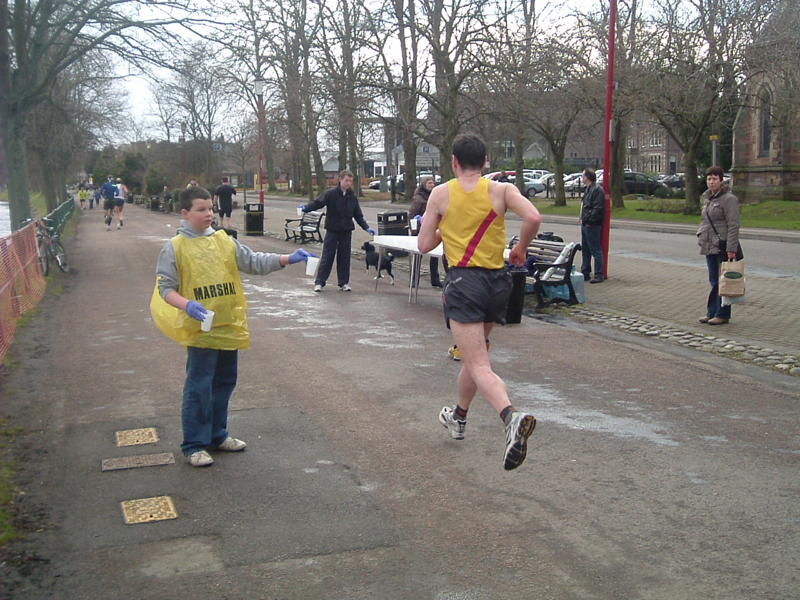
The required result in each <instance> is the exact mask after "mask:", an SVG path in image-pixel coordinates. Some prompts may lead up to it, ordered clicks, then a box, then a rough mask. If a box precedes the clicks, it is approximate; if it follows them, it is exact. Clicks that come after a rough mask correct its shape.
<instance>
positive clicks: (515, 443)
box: [503, 411, 536, 471]
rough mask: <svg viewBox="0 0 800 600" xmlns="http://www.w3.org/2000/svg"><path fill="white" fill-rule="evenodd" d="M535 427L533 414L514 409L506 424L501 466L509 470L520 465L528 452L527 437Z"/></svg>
mask: <svg viewBox="0 0 800 600" xmlns="http://www.w3.org/2000/svg"><path fill="white" fill-rule="evenodd" d="M535 427H536V419H535V418H534V416H533V415H529V414H528V413H524V412H522V411H514V413H513V414H512V415H511V420H510V421H509V422H508V425H506V451H505V453H504V454H503V468H504V469H505V470H506V471H511V470H512V469H516V468H517V467H518V466H520V465H521V464H522V463H523V461H524V460H525V455H526V454H527V452H528V438H529V437H530V435H531V434H532V433H533V430H534V428H535Z"/></svg>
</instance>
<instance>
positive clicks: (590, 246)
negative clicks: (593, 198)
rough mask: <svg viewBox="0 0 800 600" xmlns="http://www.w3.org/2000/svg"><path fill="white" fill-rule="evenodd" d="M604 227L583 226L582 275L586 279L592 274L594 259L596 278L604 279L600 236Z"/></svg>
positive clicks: (600, 225)
mask: <svg viewBox="0 0 800 600" xmlns="http://www.w3.org/2000/svg"><path fill="white" fill-rule="evenodd" d="M602 232H603V225H602V224H600V223H598V224H597V225H581V255H582V257H583V258H582V261H581V273H583V275H584V277H587V278H588V277H589V276H590V275H591V274H592V258H594V276H595V277H596V278H597V279H603V274H604V273H605V270H604V269H603V249H602V248H601V247H600V234H601V233H602Z"/></svg>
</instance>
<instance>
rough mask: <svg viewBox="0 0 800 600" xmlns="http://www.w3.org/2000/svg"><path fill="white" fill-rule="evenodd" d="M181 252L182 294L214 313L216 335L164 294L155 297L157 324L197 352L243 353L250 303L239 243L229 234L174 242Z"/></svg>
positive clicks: (152, 303)
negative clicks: (244, 282) (234, 351)
mask: <svg viewBox="0 0 800 600" xmlns="http://www.w3.org/2000/svg"><path fill="white" fill-rule="evenodd" d="M170 243H171V244H172V247H173V248H174V250H175V263H176V264H177V266H178V278H179V281H180V288H179V289H178V293H179V294H180V295H181V296H183V297H184V298H188V299H189V300H197V301H198V302H200V303H201V304H202V305H203V306H205V307H206V308H207V309H209V310H213V311H214V312H215V313H216V314H215V315H214V324H213V326H212V328H211V331H208V332H205V331H201V330H200V321H197V320H195V319H193V318H191V317H190V316H189V315H187V314H186V312H184V311H182V310H179V309H177V308H175V307H174V306H172V305H171V304H168V303H167V302H166V301H164V299H163V298H162V297H161V294H159V292H158V283H156V288H155V290H154V291H153V296H152V298H151V299H150V314H151V315H152V316H153V322H154V323H155V324H156V326H157V327H158V328H159V329H160V330H161V331H162V332H163V333H164V335H166V336H167V337H169V338H171V339H173V340H175V341H176V342H178V343H180V344H183V345H184V346H194V347H196V348H214V349H216V350H241V349H244V348H247V347H248V346H249V345H250V334H249V332H248V329H247V299H246V298H245V295H244V290H243V288H242V278H241V276H240V274H239V265H238V264H237V262H236V244H235V242H234V241H233V240H232V239H231V238H230V237H228V234H227V233H225V232H224V231H217V232H215V233H214V234H212V235H209V236H203V237H196V238H189V237H186V236H183V235H176V236H175V237H174V238H172V240H170Z"/></svg>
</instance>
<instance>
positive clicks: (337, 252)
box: [314, 231, 353, 287]
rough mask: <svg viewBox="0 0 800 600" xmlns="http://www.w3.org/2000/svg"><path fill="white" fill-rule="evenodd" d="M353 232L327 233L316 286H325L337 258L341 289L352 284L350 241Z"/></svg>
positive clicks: (337, 272)
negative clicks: (347, 284)
mask: <svg viewBox="0 0 800 600" xmlns="http://www.w3.org/2000/svg"><path fill="white" fill-rule="evenodd" d="M352 237H353V232H352V231H326V232H325V239H324V241H323V242H322V256H321V257H320V259H319V269H318V270H317V278H316V280H315V281H314V283H315V284H316V285H321V286H324V285H325V282H326V281H328V277H329V276H330V274H331V270H332V269H333V259H334V257H336V277H337V279H338V280H339V287H341V286H343V285H345V284H346V283H350V239H351V238H352Z"/></svg>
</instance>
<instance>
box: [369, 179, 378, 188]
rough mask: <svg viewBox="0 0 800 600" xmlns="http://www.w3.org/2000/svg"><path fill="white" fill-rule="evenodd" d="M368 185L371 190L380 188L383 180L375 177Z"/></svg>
mask: <svg viewBox="0 0 800 600" xmlns="http://www.w3.org/2000/svg"><path fill="white" fill-rule="evenodd" d="M367 187H368V188H369V189H371V190H379V189H381V180H380V179H373V180H372V181H370V182H369V185H368V186H367Z"/></svg>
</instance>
